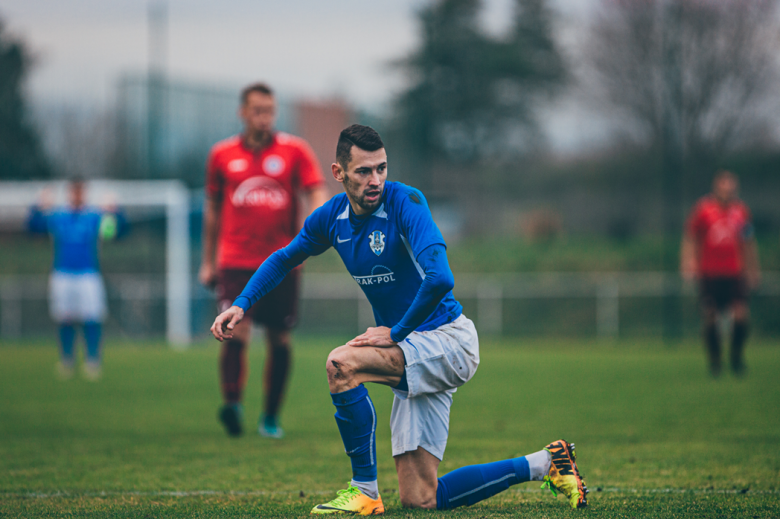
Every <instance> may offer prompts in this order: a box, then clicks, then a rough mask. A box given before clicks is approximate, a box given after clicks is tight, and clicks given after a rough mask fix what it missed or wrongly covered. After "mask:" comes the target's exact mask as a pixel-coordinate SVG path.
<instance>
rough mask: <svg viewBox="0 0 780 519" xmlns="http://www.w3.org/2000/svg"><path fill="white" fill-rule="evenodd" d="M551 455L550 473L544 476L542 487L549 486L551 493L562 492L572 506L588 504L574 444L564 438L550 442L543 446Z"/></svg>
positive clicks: (586, 490)
mask: <svg viewBox="0 0 780 519" xmlns="http://www.w3.org/2000/svg"><path fill="white" fill-rule="evenodd" d="M544 450H546V451H547V452H549V453H550V455H551V456H552V461H551V463H550V473H549V474H548V475H546V476H545V477H544V484H542V488H549V489H550V491H551V492H552V493H553V495H556V496H557V495H558V492H563V495H565V496H566V499H568V500H569V504H570V505H571V507H572V508H584V507H586V506H588V498H587V494H588V487H586V486H585V480H584V479H582V476H580V471H579V469H578V468H577V463H575V461H574V460H575V459H576V458H577V454H576V453H575V452H574V444H573V443H569V442H567V441H566V440H558V441H554V442H552V443H551V444H550V445H548V446H547V447H545V448H544Z"/></svg>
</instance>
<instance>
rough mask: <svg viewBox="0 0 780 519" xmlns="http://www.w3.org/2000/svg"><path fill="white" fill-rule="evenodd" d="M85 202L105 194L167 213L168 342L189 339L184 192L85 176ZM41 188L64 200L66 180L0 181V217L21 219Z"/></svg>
mask: <svg viewBox="0 0 780 519" xmlns="http://www.w3.org/2000/svg"><path fill="white" fill-rule="evenodd" d="M86 186H87V203H88V204H90V205H95V206H100V205H102V204H103V203H104V202H105V201H106V200H107V199H109V198H110V197H113V198H114V201H115V202H116V204H117V206H119V207H120V208H122V207H125V208H130V207H155V206H156V207H162V208H164V210H165V216H166V239H165V244H166V246H165V295H166V336H167V339H168V342H169V343H170V344H171V345H173V346H178V347H185V346H187V345H188V344H189V343H190V340H191V332H190V330H191V325H190V295H191V291H190V224H189V191H188V190H187V187H186V186H185V185H184V183H182V182H180V181H178V180H89V181H87V182H86ZM44 188H49V189H51V190H52V192H53V194H54V199H55V201H56V204H57V205H62V204H64V203H65V202H66V189H67V181H64V180H59V181H51V182H37V181H35V182H33V181H30V182H0V220H3V221H5V222H11V223H13V222H16V223H17V224H18V223H20V222H22V221H24V218H25V217H26V216H27V213H28V211H29V208H30V206H31V205H33V204H35V203H36V202H37V201H38V197H39V195H40V193H41V191H42V190H43V189H44Z"/></svg>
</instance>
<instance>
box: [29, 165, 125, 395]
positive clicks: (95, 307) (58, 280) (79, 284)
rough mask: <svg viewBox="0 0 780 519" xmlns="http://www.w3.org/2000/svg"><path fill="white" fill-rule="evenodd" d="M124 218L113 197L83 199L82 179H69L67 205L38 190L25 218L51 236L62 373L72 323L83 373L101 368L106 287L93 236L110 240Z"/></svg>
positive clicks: (68, 367) (69, 368)
mask: <svg viewBox="0 0 780 519" xmlns="http://www.w3.org/2000/svg"><path fill="white" fill-rule="evenodd" d="M126 227H127V225H126V220H125V218H124V216H123V215H122V213H121V212H119V211H118V210H117V208H116V206H115V204H114V203H113V202H110V203H108V204H106V207H105V208H104V209H99V208H96V207H89V206H87V205H86V187H85V185H84V181H83V180H81V179H73V180H71V181H70V183H69V184H68V205H67V206H65V207H62V208H58V209H56V208H54V198H53V195H52V193H51V191H49V190H44V191H43V192H42V193H41V196H40V199H39V202H38V204H37V205H35V206H33V207H32V208H31V211H30V217H29V219H28V229H29V230H30V232H33V233H39V234H43V233H48V234H49V235H51V237H52V239H53V241H54V262H53V266H52V273H51V276H50V278H49V303H50V312H51V316H52V319H54V321H55V322H56V323H57V324H58V325H59V337H60V363H59V365H58V371H59V374H60V376H62V377H63V378H70V377H71V376H73V372H74V367H75V358H76V357H75V352H74V342H75V336H76V325H78V324H80V325H81V326H82V328H83V333H84V342H85V343H86V359H85V363H84V364H83V370H82V371H83V374H84V377H85V378H87V379H89V380H96V379H98V378H99V377H100V374H101V352H100V346H101V334H102V324H101V323H102V322H103V319H104V317H105V315H106V290H105V286H104V285H103V278H102V276H101V275H100V268H99V264H98V240H99V239H103V240H112V239H114V238H116V237H118V236H119V235H121V234H123V233H124V232H125V229H126Z"/></svg>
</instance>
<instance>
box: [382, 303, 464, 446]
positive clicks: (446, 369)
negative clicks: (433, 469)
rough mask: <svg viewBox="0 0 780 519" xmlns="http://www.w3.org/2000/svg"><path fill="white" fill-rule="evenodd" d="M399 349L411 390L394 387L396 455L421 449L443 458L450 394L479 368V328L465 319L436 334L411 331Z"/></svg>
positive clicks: (441, 328)
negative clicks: (404, 359)
mask: <svg viewBox="0 0 780 519" xmlns="http://www.w3.org/2000/svg"><path fill="white" fill-rule="evenodd" d="M398 346H400V347H401V350H403V352H404V356H405V357H406V382H407V384H408V386H409V390H408V391H401V390H398V389H395V388H394V389H393V393H395V398H394V399H393V412H392V414H391V415H390V430H391V431H392V443H393V456H398V455H400V454H403V453H405V452H410V451H415V450H417V448H418V447H422V448H424V449H425V450H426V451H428V452H430V453H431V454H433V455H434V456H436V457H437V458H438V459H440V460H441V459H443V456H444V449H445V448H446V447H447V436H448V434H449V429H450V407H451V406H452V395H453V393H455V391H456V390H457V388H458V387H459V386H462V385H463V384H465V383H466V382H468V381H469V380H470V379H471V377H473V376H474V373H475V372H476V371H477V366H479V338H478V337H477V330H476V328H474V323H473V322H471V320H470V319H468V318H467V317H466V316H464V315H461V316H460V317H458V318H457V319H455V320H454V321H453V322H451V323H449V324H445V325H443V326H440V327H438V328H436V329H435V330H431V331H427V332H412V333H410V334H409V336H408V337H407V338H406V339H404V340H403V341H401V342H400V343H399V344H398Z"/></svg>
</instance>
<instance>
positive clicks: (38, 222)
mask: <svg viewBox="0 0 780 519" xmlns="http://www.w3.org/2000/svg"><path fill="white" fill-rule="evenodd" d="M27 230H28V231H30V232H31V233H35V234H43V233H45V232H47V231H48V226H47V224H46V215H45V214H44V212H43V211H42V210H41V208H40V207H39V206H37V205H35V206H33V207H32V208H31V209H30V215H29V216H28V218H27Z"/></svg>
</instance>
